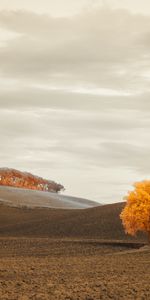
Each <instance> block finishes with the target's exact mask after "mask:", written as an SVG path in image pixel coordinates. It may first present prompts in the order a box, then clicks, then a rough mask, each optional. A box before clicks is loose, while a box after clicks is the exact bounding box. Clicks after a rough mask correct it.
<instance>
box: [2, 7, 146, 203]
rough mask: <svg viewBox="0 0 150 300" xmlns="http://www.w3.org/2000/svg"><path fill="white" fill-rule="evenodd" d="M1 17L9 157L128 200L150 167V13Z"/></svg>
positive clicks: (78, 190)
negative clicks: (126, 195)
mask: <svg viewBox="0 0 150 300" xmlns="http://www.w3.org/2000/svg"><path fill="white" fill-rule="evenodd" d="M0 26H1V30H2V31H3V33H4V32H5V33H6V32H7V34H6V38H5V42H3V43H1V44H0V65H1V69H0V138H1V155H0V164H1V165H2V166H8V167H14V168H19V169H22V170H26V171H31V172H33V173H37V174H39V175H41V176H43V177H48V178H50V179H53V180H55V181H59V182H62V184H64V186H65V187H66V189H67V192H68V193H70V194H74V195H78V196H82V197H86V198H91V199H92V198H93V199H96V200H99V201H103V199H104V200H105V201H114V200H117V197H118V200H122V195H123V193H125V191H126V189H127V188H129V186H130V184H131V183H132V181H135V180H137V179H138V178H141V179H142V178H143V177H144V175H145V176H148V174H149V167H150V166H149V163H148V157H149V150H150V143H149V129H150V121H149V110H150V101H149V96H150V90H149V80H150V76H149V67H150V65H149V31H150V17H149V16H142V15H132V14H131V13H129V12H128V11H124V10H112V9H106V8H102V9H99V8H97V9H95V10H91V11H87V10H86V11H84V12H82V13H81V14H78V15H76V16H73V17H70V18H69V17H67V18H52V17H50V16H46V15H38V14H35V13H33V12H27V11H7V12H4V11H1V12H0ZM2 40H3V41H4V35H3V36H2ZM107 183H108V185H109V187H110V189H109V190H108V187H107ZM101 199H102V200H101Z"/></svg>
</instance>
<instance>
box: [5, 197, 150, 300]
mask: <svg viewBox="0 0 150 300" xmlns="http://www.w3.org/2000/svg"><path fill="white" fill-rule="evenodd" d="M123 207H124V203H120V204H113V205H106V206H100V207H97V208H90V209H85V210H63V209H27V208H14V207H9V206H5V205H0V299H2V300H28V299H32V300H101V299H102V300H107V299H114V300H131V299H133V300H135V299H136V300H142V299H143V300H149V299H150V285H149V282H150V268H149V265H150V251H149V248H147V247H145V248H144V247H143V246H144V245H145V238H144V236H142V235H139V236H137V238H136V239H133V238H130V237H129V236H127V235H125V234H124V231H123V228H122V225H121V222H120V219H119V213H120V211H121V209H122V208H123ZM142 247H143V248H142Z"/></svg>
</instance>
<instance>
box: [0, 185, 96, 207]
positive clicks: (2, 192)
mask: <svg viewBox="0 0 150 300" xmlns="http://www.w3.org/2000/svg"><path fill="white" fill-rule="evenodd" d="M0 202H1V203H4V204H7V205H9V206H12V207H28V208H35V207H41V208H42V207H43V208H61V209H83V208H88V207H94V206H98V205H100V204H99V203H96V202H94V201H90V200H87V199H82V198H77V197H71V196H66V195H61V194H58V193H51V192H43V191H32V190H28V189H22V188H14V187H7V186H0Z"/></svg>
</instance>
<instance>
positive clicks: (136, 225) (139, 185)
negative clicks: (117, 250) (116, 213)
mask: <svg viewBox="0 0 150 300" xmlns="http://www.w3.org/2000/svg"><path fill="white" fill-rule="evenodd" d="M125 199H126V200H127V203H126V206H125V207H124V209H123V210H122V212H121V215H120V218H121V220H122V223H123V226H124V228H125V232H126V233H129V234H131V235H135V234H136V232H137V231H143V232H146V233H147V235H148V241H149V243H150V180H144V181H142V182H136V183H135V184H134V190H133V191H130V192H129V193H128V195H127V196H126V197H125Z"/></svg>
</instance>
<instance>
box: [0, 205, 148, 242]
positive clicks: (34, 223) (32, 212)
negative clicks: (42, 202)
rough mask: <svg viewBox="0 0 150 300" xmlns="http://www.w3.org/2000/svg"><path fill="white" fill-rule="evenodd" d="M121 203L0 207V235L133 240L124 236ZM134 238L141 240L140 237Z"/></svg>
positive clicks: (141, 237)
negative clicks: (76, 207) (67, 207)
mask: <svg viewBox="0 0 150 300" xmlns="http://www.w3.org/2000/svg"><path fill="white" fill-rule="evenodd" d="M123 207H124V203H116V204H111V205H105V206H99V207H94V208H89V209H84V210H65V209H41V208H35V209H28V208H15V207H10V206H7V205H2V204H1V205H0V236H10V237H19V236H20V237H50V238H86V239H91V238H98V239H108V240H116V239H117V240H136V239H135V238H132V237H130V236H127V235H126V234H125V233H124V230H123V227H122V224H121V221H120V219H119V214H120V212H121V210H122V208H123ZM137 239H138V240H139V239H140V240H143V239H144V237H143V236H142V235H138V237H137Z"/></svg>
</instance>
